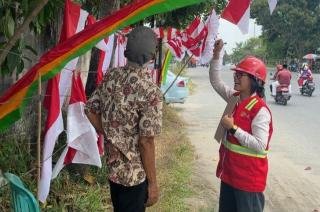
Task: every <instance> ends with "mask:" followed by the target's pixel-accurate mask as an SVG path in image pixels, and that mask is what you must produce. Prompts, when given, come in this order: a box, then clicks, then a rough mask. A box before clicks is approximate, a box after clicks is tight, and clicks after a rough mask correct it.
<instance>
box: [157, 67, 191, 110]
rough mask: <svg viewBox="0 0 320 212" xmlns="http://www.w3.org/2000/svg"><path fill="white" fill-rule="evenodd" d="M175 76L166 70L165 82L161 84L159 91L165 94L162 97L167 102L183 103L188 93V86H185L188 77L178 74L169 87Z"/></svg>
mask: <svg viewBox="0 0 320 212" xmlns="http://www.w3.org/2000/svg"><path fill="white" fill-rule="evenodd" d="M175 78H176V75H175V74H174V73H172V72H171V71H170V70H168V74H167V79H166V83H165V84H162V85H161V91H162V93H163V94H165V96H164V98H165V102H166V103H167V104H169V103H184V102H185V101H186V98H187V97H188V95H189V88H188V86H187V85H188V82H189V79H188V78H186V77H180V76H179V77H178V78H177V80H176V81H175V82H174V83H173V85H172V86H171V88H169V87H170V85H171V84H172V82H173V81H174V79H175ZM168 88H169V90H168ZM165 92H166V93H165Z"/></svg>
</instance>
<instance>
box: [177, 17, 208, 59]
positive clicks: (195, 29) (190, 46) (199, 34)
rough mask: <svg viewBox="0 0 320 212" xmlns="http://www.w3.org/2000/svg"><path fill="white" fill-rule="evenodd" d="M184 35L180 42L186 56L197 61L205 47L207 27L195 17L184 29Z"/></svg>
mask: <svg viewBox="0 0 320 212" xmlns="http://www.w3.org/2000/svg"><path fill="white" fill-rule="evenodd" d="M184 35H185V36H182V41H183V45H184V46H185V47H186V49H187V53H188V55H189V56H191V55H192V56H193V57H194V58H195V59H196V60H198V59H199V58H200V57H201V53H202V51H203V49H204V45H205V42H204V41H205V38H206V37H207V35H208V28H207V26H206V25H205V24H204V23H203V22H202V21H201V19H200V18H199V17H196V18H195V19H194V20H193V21H192V22H191V24H190V25H189V26H188V27H187V28H186V30H185V32H184Z"/></svg>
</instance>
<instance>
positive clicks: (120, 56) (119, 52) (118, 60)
mask: <svg viewBox="0 0 320 212" xmlns="http://www.w3.org/2000/svg"><path fill="white" fill-rule="evenodd" d="M126 45H127V39H126V36H125V35H124V34H122V33H118V35H117V46H116V49H115V52H114V63H113V67H122V66H125V65H126V64H127V59H126V57H125V56H124V51H125V49H126Z"/></svg>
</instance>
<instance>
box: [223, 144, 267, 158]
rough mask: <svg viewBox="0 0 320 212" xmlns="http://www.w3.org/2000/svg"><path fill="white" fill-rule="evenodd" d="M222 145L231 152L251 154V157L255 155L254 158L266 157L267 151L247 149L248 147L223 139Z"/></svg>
mask: <svg viewBox="0 0 320 212" xmlns="http://www.w3.org/2000/svg"><path fill="white" fill-rule="evenodd" d="M222 144H223V146H224V147H225V148H227V149H228V150H230V151H231V152H235V153H238V154H240V155H246V156H251V157H256V158H266V157H267V153H268V151H266V150H264V151H259V152H258V151H256V150H253V149H249V148H248V147H244V146H240V145H237V144H233V143H231V142H230V141H227V140H224V141H223V142H222Z"/></svg>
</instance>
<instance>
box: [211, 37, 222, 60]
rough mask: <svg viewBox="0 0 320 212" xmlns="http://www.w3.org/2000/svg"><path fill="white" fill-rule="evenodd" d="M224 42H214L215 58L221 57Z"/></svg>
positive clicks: (219, 40) (220, 40)
mask: <svg viewBox="0 0 320 212" xmlns="http://www.w3.org/2000/svg"><path fill="white" fill-rule="evenodd" d="M223 45H224V44H223V40H222V39H218V40H216V42H214V49H213V56H219V55H220V52H221V49H222V48H223Z"/></svg>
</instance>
